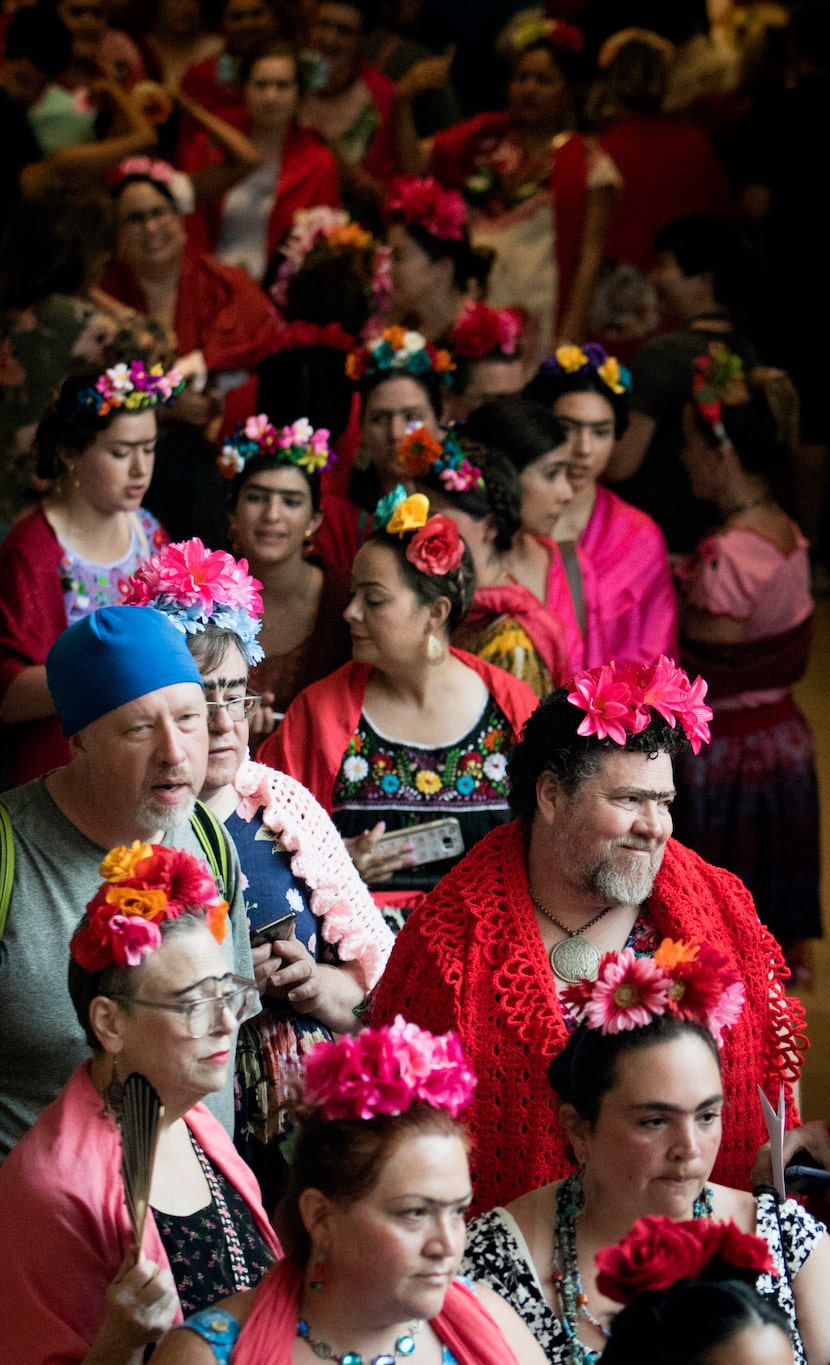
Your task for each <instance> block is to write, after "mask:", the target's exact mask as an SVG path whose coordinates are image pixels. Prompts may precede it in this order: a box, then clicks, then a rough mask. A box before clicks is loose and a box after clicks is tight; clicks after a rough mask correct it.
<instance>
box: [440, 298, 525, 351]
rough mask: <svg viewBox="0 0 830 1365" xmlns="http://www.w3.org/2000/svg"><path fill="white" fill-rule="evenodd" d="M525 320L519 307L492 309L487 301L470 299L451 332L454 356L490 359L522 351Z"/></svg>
mask: <svg viewBox="0 0 830 1365" xmlns="http://www.w3.org/2000/svg"><path fill="white" fill-rule="evenodd" d="M524 325H525V320H524V317H523V315H522V314H521V313H520V312H519V310H518V308H491V307H490V306H489V304H487V303H472V302H467V303H465V304H464V307H463V308H462V310H461V313H460V315H459V318H458V321H457V322H456V324H455V326H454V327H453V329H452V331H451V332H450V345H451V346H452V349H453V354H454V355H460V356H463V357H464V359H465V360H487V359H488V358H489V357H498V356H502V357H504V358H506V359H508V360H511V359H514V358H515V357H516V356H518V354H519V342H520V341H521V339H522V332H523V331H524Z"/></svg>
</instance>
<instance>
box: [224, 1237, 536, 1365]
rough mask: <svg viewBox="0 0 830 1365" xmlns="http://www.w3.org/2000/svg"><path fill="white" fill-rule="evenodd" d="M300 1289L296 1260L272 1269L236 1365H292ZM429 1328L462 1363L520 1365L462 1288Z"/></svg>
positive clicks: (454, 1287) (453, 1291)
mask: <svg viewBox="0 0 830 1365" xmlns="http://www.w3.org/2000/svg"><path fill="white" fill-rule="evenodd" d="M301 1288H302V1273H301V1271H300V1268H299V1266H298V1265H297V1264H296V1262H294V1261H280V1262H279V1263H278V1264H277V1265H276V1266H274V1268H273V1269H272V1270H269V1272H268V1274H267V1275H266V1276H265V1279H264V1280H263V1281H262V1283H261V1285H260V1287H259V1289H258V1290H257V1292H256V1298H255V1299H254V1306H253V1309H252V1311H251V1315H250V1317H249V1318H248V1320H247V1322H246V1323H245V1326H244V1327H243V1328H242V1333H241V1335H240V1337H239V1340H238V1342H237V1344H236V1346H235V1347H234V1351H233V1355H232V1361H233V1365H291V1351H292V1349H293V1346H294V1342H295V1341H296V1339H297V1318H298V1317H299V1311H300V1291H301ZM430 1326H431V1327H432V1328H433V1330H434V1331H435V1334H436V1336H437V1337H438V1339H439V1341H441V1342H443V1343H444V1345H445V1346H448V1347H449V1349H450V1351H452V1354H453V1355H454V1356H455V1359H456V1360H457V1361H458V1365H518V1361H517V1360H516V1357H515V1355H514V1354H513V1352H512V1351H511V1349H510V1347H509V1346H508V1345H507V1342H506V1341H505V1339H504V1337H503V1336H502V1334H501V1331H500V1330H499V1328H498V1327H497V1326H496V1324H495V1322H494V1321H493V1319H492V1318H491V1317H490V1314H489V1313H488V1312H487V1310H486V1309H485V1308H483V1307H482V1305H481V1304H480V1303H479V1301H478V1299H477V1298H476V1296H475V1294H474V1293H473V1292H472V1291H471V1290H469V1289H467V1287H466V1286H465V1285H463V1284H459V1283H457V1282H456V1283H453V1284H451V1285H450V1287H449V1289H448V1290H447V1295H446V1298H445V1299H444V1306H443V1308H442V1309H441V1312H440V1313H439V1314H438V1315H437V1317H434V1318H432V1319H431V1322H430Z"/></svg>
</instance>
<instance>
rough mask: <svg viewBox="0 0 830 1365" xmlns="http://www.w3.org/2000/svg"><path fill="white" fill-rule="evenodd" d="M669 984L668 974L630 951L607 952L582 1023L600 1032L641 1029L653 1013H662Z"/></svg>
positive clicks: (649, 1020)
mask: <svg viewBox="0 0 830 1365" xmlns="http://www.w3.org/2000/svg"><path fill="white" fill-rule="evenodd" d="M671 984H672V983H671V977H670V976H669V975H668V973H667V972H665V971H663V969H662V968H661V967H658V966H656V965H655V963H654V962H652V960H651V958H649V957H637V955H636V954H635V952H634V950H633V949H632V948H624V949H623V951H622V952H620V953H606V954H605V956H604V957H603V959H602V961H601V962H600V965H599V974H598V976H597V979H596V981H595V982H594V984H593V989H592V991H591V998H590V1000H588V1001H587V1003H586V1005H585V1022H586V1024H587V1025H588V1027H589V1028H598V1029H601V1030H602V1032H603V1033H621V1032H623V1031H624V1030H626V1029H633V1028H644V1027H645V1026H646V1024H649V1023H651V1020H652V1019H653V1018H654V1016H655V1015H656V1014H665V1012H666V1008H667V1006H668V1001H669V987H670V986H671Z"/></svg>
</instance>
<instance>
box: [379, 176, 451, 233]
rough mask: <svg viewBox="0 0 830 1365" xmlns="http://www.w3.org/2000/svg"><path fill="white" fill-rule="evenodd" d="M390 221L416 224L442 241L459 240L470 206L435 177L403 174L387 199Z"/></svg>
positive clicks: (395, 182)
mask: <svg viewBox="0 0 830 1365" xmlns="http://www.w3.org/2000/svg"><path fill="white" fill-rule="evenodd" d="M386 217H387V219H388V220H389V221H390V222H393V223H395V222H400V223H405V224H417V226H418V227H422V228H423V229H424V231H425V232H429V233H430V234H431V235H432V236H433V237H437V238H438V239H439V240H440V241H448V242H460V241H461V240H462V238H463V237H464V226H465V224H466V222H467V206H466V204H465V203H464V200H463V199H462V197H461V195H460V194H459V193H458V191H457V190H445V189H444V186H443V185H439V183H438V181H437V180H436V179H435V177H434V176H431V175H429V176H419V175H400V176H398V177H397V178H396V179H395V180H393V181H392V187H391V190H390V193H389V197H388V199H387V200H386Z"/></svg>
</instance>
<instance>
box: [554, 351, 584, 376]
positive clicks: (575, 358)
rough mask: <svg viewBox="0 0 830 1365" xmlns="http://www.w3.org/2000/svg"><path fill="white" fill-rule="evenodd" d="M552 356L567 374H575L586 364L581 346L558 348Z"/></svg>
mask: <svg viewBox="0 0 830 1365" xmlns="http://www.w3.org/2000/svg"><path fill="white" fill-rule="evenodd" d="M554 354H555V355H556V359H557V360H558V361H559V364H560V365H561V366H562V369H563V370H566V371H567V373H568V374H576V372H577V370H581V369H582V368H583V366H585V365H587V364H588V357H587V355H586V354H585V352H584V351H583V349H582V347H581V346H558V347H557V349H556V351H555V352H554Z"/></svg>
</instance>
